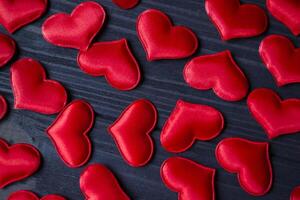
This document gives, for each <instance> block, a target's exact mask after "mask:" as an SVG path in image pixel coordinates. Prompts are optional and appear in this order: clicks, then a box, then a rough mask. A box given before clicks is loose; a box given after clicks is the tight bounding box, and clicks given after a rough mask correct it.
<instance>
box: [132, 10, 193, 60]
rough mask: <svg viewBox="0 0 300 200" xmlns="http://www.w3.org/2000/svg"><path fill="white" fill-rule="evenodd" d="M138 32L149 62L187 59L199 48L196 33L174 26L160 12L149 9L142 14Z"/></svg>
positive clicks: (138, 23)
mask: <svg viewBox="0 0 300 200" xmlns="http://www.w3.org/2000/svg"><path fill="white" fill-rule="evenodd" d="M137 32H138V36H139V39H140V41H141V43H142V44H143V47H144V49H145V51H146V54H147V59H148V60H149V61H153V60H160V59H179V58H185V57H188V56H191V55H192V54H194V52H195V51H196V50H197V48H198V39H197V37H196V35H195V33H193V32H192V31H191V30H190V29H189V28H186V27H184V26H173V24H172V22H171V20H170V19H169V17H168V16H167V15H166V14H165V13H163V12H161V11H159V10H154V9H148V10H146V11H144V12H143V13H142V14H140V15H139V17H138V20H137Z"/></svg>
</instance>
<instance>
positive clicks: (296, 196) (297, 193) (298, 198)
mask: <svg viewBox="0 0 300 200" xmlns="http://www.w3.org/2000/svg"><path fill="white" fill-rule="evenodd" d="M290 200H300V186H298V187H296V188H294V190H293V191H292V193H291V198H290Z"/></svg>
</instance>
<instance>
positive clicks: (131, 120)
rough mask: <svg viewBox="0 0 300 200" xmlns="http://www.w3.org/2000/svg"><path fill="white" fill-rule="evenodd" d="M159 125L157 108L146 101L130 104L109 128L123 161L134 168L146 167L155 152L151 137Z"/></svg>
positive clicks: (141, 100)
mask: <svg viewBox="0 0 300 200" xmlns="http://www.w3.org/2000/svg"><path fill="white" fill-rule="evenodd" d="M156 123H157V111H156V108H155V106H154V105H153V104H152V103H151V102H150V101H148V100H146V99H140V100H137V101H135V102H133V103H132V104H130V105H129V106H128V107H127V108H126V109H125V110H124V111H123V112H122V114H121V115H120V116H119V118H118V119H117V120H116V121H115V122H114V123H113V124H112V125H110V126H109V127H108V131H109V133H110V134H111V135H112V137H113V138H114V140H115V143H116V144H117V147H118V149H119V151H120V153H121V155H122V157H123V159H124V160H125V161H126V162H127V163H128V164H129V165H131V166H133V167H140V166H144V165H146V164H147V163H148V162H149V160H150V159H151V157H152V155H153V151H154V147H153V141H152V139H151V137H150V134H151V132H152V130H153V129H154V127H155V125H156Z"/></svg>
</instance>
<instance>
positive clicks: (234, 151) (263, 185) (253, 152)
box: [216, 138, 273, 196]
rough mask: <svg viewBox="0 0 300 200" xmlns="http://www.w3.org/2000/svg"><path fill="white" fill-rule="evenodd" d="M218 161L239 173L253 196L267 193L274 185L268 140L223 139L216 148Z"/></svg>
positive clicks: (240, 178) (242, 185)
mask: <svg viewBox="0 0 300 200" xmlns="http://www.w3.org/2000/svg"><path fill="white" fill-rule="evenodd" d="M216 158H217V161H218V163H219V164H220V165H221V166H222V167H223V168H224V169H225V170H226V171H228V172H230V173H237V177H238V181H239V183H240V185H241V187H242V188H243V189H244V190H245V191H246V192H248V193H249V194H251V195H253V196H262V195H264V194H266V193H267V192H268V191H269V190H270V188H271V186H272V179H273V178H272V176H273V175H272V166H271V161H270V158H269V144H268V143H267V142H253V141H250V140H246V139H242V138H226V139H223V140H222V141H221V142H220V143H219V144H218V146H217V148H216Z"/></svg>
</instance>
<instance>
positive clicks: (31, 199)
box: [7, 190, 66, 200]
mask: <svg viewBox="0 0 300 200" xmlns="http://www.w3.org/2000/svg"><path fill="white" fill-rule="evenodd" d="M7 200H66V199H65V198H64V197H62V196H59V195H56V194H48V195H46V196H44V197H42V198H41V199H40V198H39V197H38V196H37V195H36V194H34V193H33V192H31V191H28V190H19V191H16V192H13V193H11V194H10V195H9V197H8V199H7Z"/></svg>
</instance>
